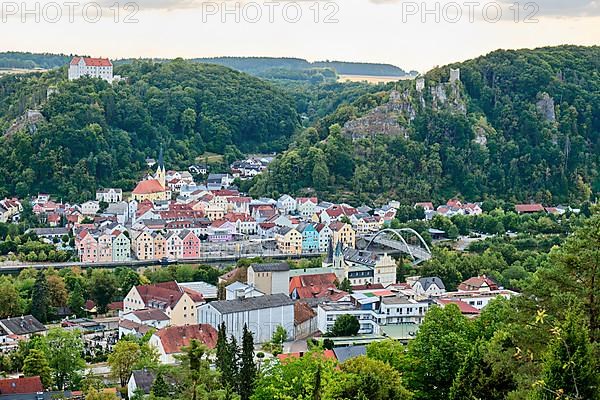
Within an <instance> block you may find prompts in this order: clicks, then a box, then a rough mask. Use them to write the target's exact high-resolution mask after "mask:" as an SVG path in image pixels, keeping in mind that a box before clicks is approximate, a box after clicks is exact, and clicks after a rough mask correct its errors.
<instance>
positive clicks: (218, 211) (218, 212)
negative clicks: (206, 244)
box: [204, 204, 225, 221]
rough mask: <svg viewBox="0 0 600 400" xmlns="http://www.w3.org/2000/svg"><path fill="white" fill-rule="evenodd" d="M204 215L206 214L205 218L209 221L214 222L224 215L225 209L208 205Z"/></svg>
mask: <svg viewBox="0 0 600 400" xmlns="http://www.w3.org/2000/svg"><path fill="white" fill-rule="evenodd" d="M204 213H205V214H206V218H208V219H210V220H211V221H216V220H219V219H222V218H223V216H224V215H225V208H223V207H222V206H220V205H218V204H208V205H207V206H206V207H205V208H204Z"/></svg>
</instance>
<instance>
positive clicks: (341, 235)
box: [329, 221, 356, 248]
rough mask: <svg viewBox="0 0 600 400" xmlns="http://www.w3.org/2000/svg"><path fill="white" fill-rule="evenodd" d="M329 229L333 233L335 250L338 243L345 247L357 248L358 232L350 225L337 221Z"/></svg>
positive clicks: (332, 238)
mask: <svg viewBox="0 0 600 400" xmlns="http://www.w3.org/2000/svg"><path fill="white" fill-rule="evenodd" d="M329 228H330V229H331V232H332V236H331V240H332V243H333V247H334V248H335V246H336V245H337V243H338V242H342V244H343V245H344V247H351V248H355V247H356V232H355V231H354V229H352V226H351V225H350V224H345V223H343V222H341V221H335V222H332V223H331V224H330V225H329Z"/></svg>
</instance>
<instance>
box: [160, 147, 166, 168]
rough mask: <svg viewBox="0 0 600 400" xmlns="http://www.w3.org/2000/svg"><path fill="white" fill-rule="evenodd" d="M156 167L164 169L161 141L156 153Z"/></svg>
mask: <svg viewBox="0 0 600 400" xmlns="http://www.w3.org/2000/svg"><path fill="white" fill-rule="evenodd" d="M158 168H160V169H163V170H164V169H165V160H164V157H163V147H162V143H161V144H160V153H158Z"/></svg>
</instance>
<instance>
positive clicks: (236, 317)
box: [198, 293, 294, 343]
mask: <svg viewBox="0 0 600 400" xmlns="http://www.w3.org/2000/svg"><path fill="white" fill-rule="evenodd" d="M198 318H199V320H198V322H199V323H201V324H210V325H212V326H213V327H215V328H218V327H219V325H220V324H221V323H222V322H224V323H225V327H226V330H227V336H230V335H233V336H234V337H235V338H236V340H237V341H238V343H239V342H241V340H242V332H243V329H244V325H246V326H247V327H248V329H249V330H250V331H251V332H252V333H253V335H254V341H255V343H265V342H268V341H270V340H271V339H272V335H273V332H274V331H275V329H276V328H277V327H278V326H283V327H284V328H285V329H286V330H287V332H288V337H289V338H293V337H294V302H293V301H292V299H290V298H289V297H288V296H287V295H285V294H283V293H278V294H273V295H268V296H259V297H251V298H245V297H239V298H237V299H235V300H222V301H213V302H211V303H206V304H205V305H203V306H202V307H200V311H199V313H198Z"/></svg>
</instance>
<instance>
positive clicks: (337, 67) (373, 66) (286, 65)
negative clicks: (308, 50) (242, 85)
mask: <svg viewBox="0 0 600 400" xmlns="http://www.w3.org/2000/svg"><path fill="white" fill-rule="evenodd" d="M194 61H198V62H202V63H211V64H219V65H224V66H226V67H229V68H233V69H237V70H239V71H243V72H247V73H249V74H253V75H261V74H263V73H266V72H268V71H270V70H273V69H285V70H310V69H313V68H326V69H332V70H334V71H335V72H337V73H338V74H346V75H373V76H398V77H401V76H405V75H406V74H407V73H406V72H405V71H404V70H402V69H401V68H399V67H396V66H395V65H390V64H377V63H360V62H346V61H315V62H309V61H306V60H304V59H302V58H286V57H212V58H195V59H194Z"/></svg>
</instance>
